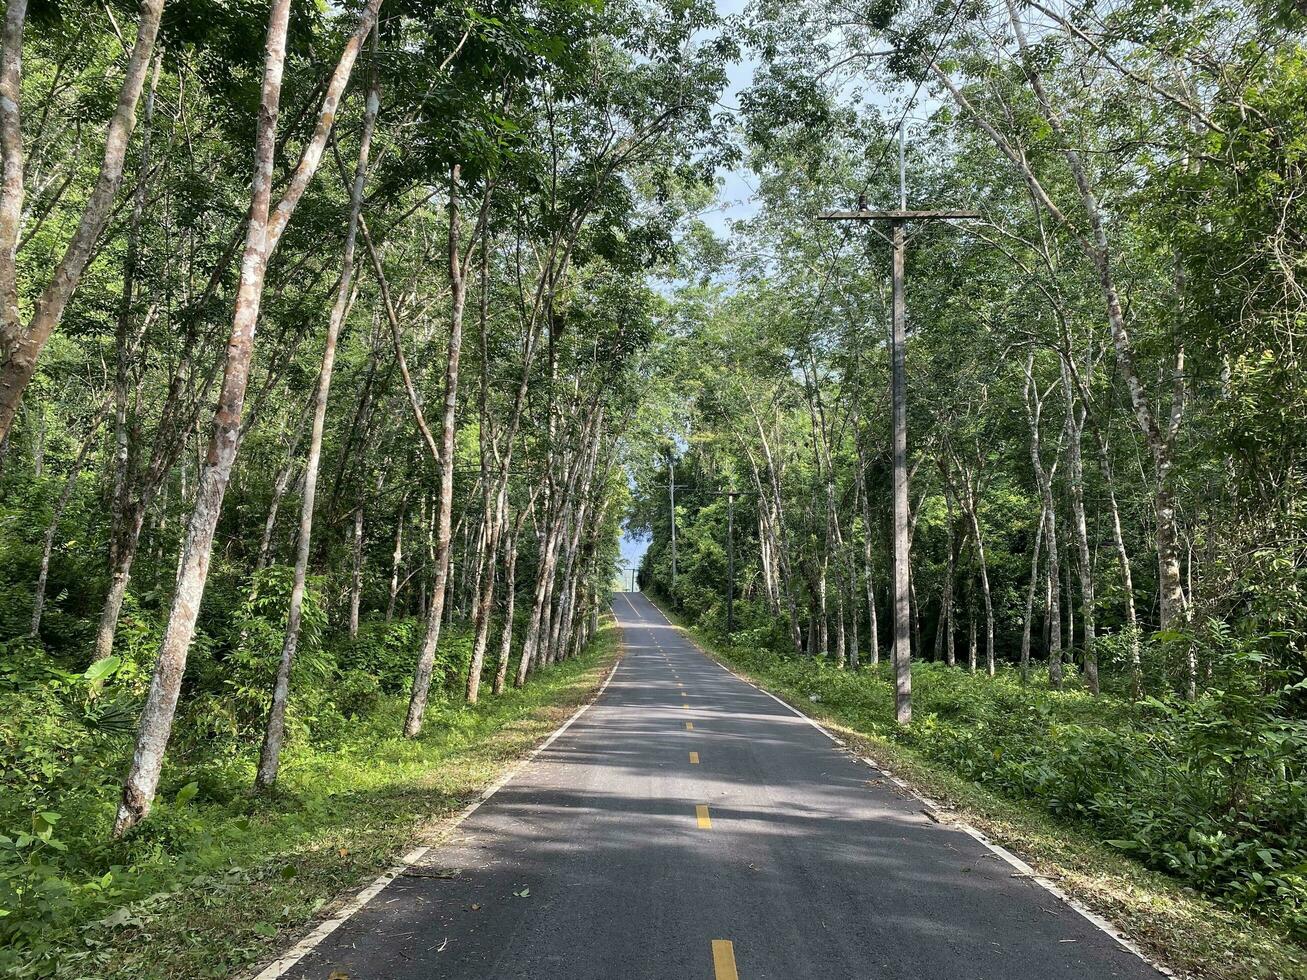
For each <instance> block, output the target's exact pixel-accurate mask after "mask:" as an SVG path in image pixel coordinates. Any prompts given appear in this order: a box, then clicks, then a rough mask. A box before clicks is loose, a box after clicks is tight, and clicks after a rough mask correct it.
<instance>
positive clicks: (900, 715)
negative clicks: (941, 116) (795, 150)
mask: <svg viewBox="0 0 1307 980" xmlns="http://www.w3.org/2000/svg"><path fill="white" fill-rule="evenodd" d="M903 158H904V134H903V127H902V126H901V125H900V127H899V207H898V210H897V211H868V210H866V209H865V208H863V207H861V205H860V206H859V209H858V210H857V211H831V212H828V213H827V214H823V215H821V216H820V217H821V219H822V220H823V221H865V222H876V221H886V222H889V226H890V234H889V236H888V238H887V240H888V241H889V243H890V245H891V246H892V247H893V249H894V261H893V267H892V279H893V289H894V300H893V307H892V316H891V321H892V322H891V324H890V424H891V427H892V429H893V433H892V440H891V442H892V447H893V456H894V569H893V572H894V573H893V587H894V713H895V717H896V719H897V720H898V723H899V724H900V725H907V724H909V723H910V722H911V721H912V661H911V646H910V635H911V632H910V615H911V608H910V605H909V602H908V597H909V591H908V590H909V588H910V582H909V574H910V566H909V560H910V559H909V554H908V383H907V367H906V359H905V356H904V354H905V348H906V346H907V324H906V320H907V310H906V301H905V299H904V294H903V274H904V266H905V264H906V259H907V244H908V235H907V223H908V222H909V221H920V222H926V221H950V220H958V219H963V218H979V217H980V214H979V212H977V211H909V210H908V207H907V203H908V202H907V179H906V176H905V172H904V165H903ZM877 234H880V232H877ZM881 237H882V238H886V236H885V235H883V234H881Z"/></svg>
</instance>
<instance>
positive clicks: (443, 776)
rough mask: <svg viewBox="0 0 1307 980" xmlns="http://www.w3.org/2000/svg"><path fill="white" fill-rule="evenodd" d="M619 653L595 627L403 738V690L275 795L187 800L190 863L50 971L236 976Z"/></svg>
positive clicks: (533, 732)
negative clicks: (516, 682)
mask: <svg viewBox="0 0 1307 980" xmlns="http://www.w3.org/2000/svg"><path fill="white" fill-rule="evenodd" d="M619 652H620V635H619V632H618V630H617V629H616V627H615V626H613V625H612V624H611V623H609V624H606V625H605V626H604V628H603V629H602V630H601V632H600V635H599V637H598V638H597V639H596V640H595V642H594V643H593V644H591V646H590V648H589V649H588V650H587V651H585V653H583V654H582V655H581V656H579V657H576V658H574V659H572V660H569V661H567V662H565V663H562V664H557V665H555V666H553V667H551V668H549V669H548V670H546V671H543V672H540V673H537V674H536V675H535V676H534V677H533V678H532V681H531V683H530V684H528V685H527V686H526V687H524V688H522V689H521V690H513V689H511V688H510V689H509V691H508V692H506V693H505V694H504V695H503V696H501V697H487V698H485V699H483V700H482V701H481V702H480V703H479V704H477V705H475V706H472V707H468V706H466V705H462V704H457V703H453V702H452V701H445V702H441V703H433V704H432V705H431V707H430V709H429V710H428V715H427V721H426V726H425V731H424V733H423V735H422V736H421V737H420V738H418V739H416V740H413V741H409V740H405V739H402V738H398V737H394V736H393V735H389V734H387V735H385V736H382V735H381V734H380V733H382V732H385V733H393V732H398V730H399V724H400V721H401V720H402V717H403V709H404V706H405V705H404V704H403V703H401V702H402V701H406V699H394V701H395V703H394V704H387V705H386V706H385V708H384V710H383V711H382V716H380V717H373V718H369V719H368V721H367V728H368V730H369V731H370V732H376V733H377V737H376V738H375V739H367V738H360V739H359V740H357V741H354V742H351V744H349V745H346V746H343V747H341V748H339V749H337V750H335V751H332V752H330V753H327V752H323V753H317V754H313V753H301V754H297V755H296V756H294V757H293V758H294V763H293V765H291V766H289V767H288V768H287V770H286V771H285V772H284V776H283V778H282V780H281V781H280V782H279V789H278V791H277V793H276V794H275V795H274V796H272V797H270V798H267V799H253V798H249V797H241V798H239V799H236V800H232V801H228V802H226V803H225V804H218V803H216V802H215V803H214V804H213V805H210V806H201V807H199V808H197V809H196V810H195V811H194V815H193V817H192V820H193V821H194V823H195V824H196V825H197V826H201V825H202V826H203V827H204V828H205V829H204V832H203V836H204V838H205V840H206V841H207V842H208V846H207V847H206V845H205V842H204V841H198V840H195V839H189V840H188V841H187V845H186V846H187V854H188V859H179V860H175V861H172V862H170V863H168V864H165V865H160V866H157V867H156V869H155V871H154V872H153V873H154V875H155V876H156V877H158V878H159V881H158V891H157V892H155V893H154V894H152V895H150V896H149V897H146V898H143V899H139V900H137V901H134V902H131V903H129V904H127V905H124V906H123V907H122V908H121V909H120V910H119V911H118V912H117V913H115V915H114V916H112V917H111V919H112V921H110V922H104V921H101V922H96V923H89V924H87V927H86V928H85V929H83V930H82V934H81V936H80V942H73V943H69V944H68V946H67V947H66V950H65V952H64V954H63V955H61V956H59V957H58V964H57V968H56V971H55V973H54V974H53V975H55V976H61V977H62V976H67V977H85V976H97V977H132V978H141V980H171V978H198V977H231V976H237V975H248V973H249V972H250V970H249V968H250V966H251V965H252V964H255V963H258V962H261V961H266V960H268V959H270V958H271V957H272V956H273V955H275V954H276V953H277V952H278V951H280V950H282V949H283V948H285V947H287V946H288V945H289V944H290V943H291V941H292V939H293V937H295V936H296V935H298V934H299V933H301V932H303V931H304V930H305V926H306V925H308V924H309V923H312V922H314V921H317V920H319V919H321V918H323V917H324V916H325V914H326V913H328V912H329V911H330V910H331V909H332V907H333V905H335V904H336V903H338V902H342V901H344V900H346V899H347V898H348V897H349V896H350V895H351V894H352V893H353V891H354V890H355V889H356V888H357V887H358V886H359V885H361V884H362V883H364V882H366V881H370V880H372V879H373V878H375V877H376V876H377V875H378V874H379V873H380V872H381V871H383V870H384V869H386V868H388V867H390V866H392V865H393V864H394V863H395V861H396V859H397V858H398V857H399V856H400V855H401V854H403V853H404V852H406V851H407V850H409V849H410V848H411V847H412V846H413V845H414V844H415V843H430V842H433V841H436V840H438V839H439V838H440V836H441V834H442V832H443V831H444V830H445V829H446V828H447V827H448V824H449V820H450V819H451V818H452V817H453V816H454V815H456V814H457V813H458V812H459V811H460V810H461V809H462V808H463V807H465V806H466V805H467V804H468V803H469V802H471V801H472V800H474V799H475V798H476V797H477V796H478V795H479V794H480V793H481V792H482V791H483V790H484V789H485V787H486V786H488V785H489V784H491V783H492V782H494V780H495V779H496V778H498V777H499V776H500V775H502V774H503V773H504V771H505V770H506V769H508V768H509V767H511V766H512V765H513V764H514V763H516V762H517V761H519V760H520V759H522V758H523V757H524V756H525V755H527V754H528V753H529V752H530V750H531V749H532V748H534V747H535V746H536V745H537V744H539V742H540V741H541V740H542V739H543V738H545V737H546V736H547V735H548V734H549V733H550V732H552V731H553V730H554V729H555V728H557V727H558V726H559V725H560V724H562V723H563V722H564V721H565V720H566V719H567V718H568V717H569V716H570V715H571V714H572V713H573V712H574V711H575V710H576V709H577V708H578V707H579V706H580V705H581V704H583V703H585V702H586V701H587V700H589V699H590V698H591V697H592V696H593V695H594V693H595V691H596V689H597V688H598V686H599V685H600V684H601V683H602V681H603V678H604V677H605V676H606V675H607V672H608V670H609V669H610V668H611V667H612V665H613V662H614V661H615V660H616V658H617V656H618V655H619ZM79 947H80V948H79ZM243 971H244V972H243ZM42 973H44V971H42ZM38 975H41V974H38Z"/></svg>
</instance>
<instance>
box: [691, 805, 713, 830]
mask: <svg viewBox="0 0 1307 980" xmlns="http://www.w3.org/2000/svg"><path fill="white" fill-rule="evenodd" d="M694 815H695V816H696V817H698V818H699V829H700V830H712V818H711V817H709V816H708V805H707V804H706V803H696V804H695V805H694Z"/></svg>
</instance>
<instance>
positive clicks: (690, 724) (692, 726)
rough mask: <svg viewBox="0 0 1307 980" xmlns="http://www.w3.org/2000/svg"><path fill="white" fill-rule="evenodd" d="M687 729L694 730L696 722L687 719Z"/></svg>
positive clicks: (688, 730)
mask: <svg viewBox="0 0 1307 980" xmlns="http://www.w3.org/2000/svg"><path fill="white" fill-rule="evenodd" d="M685 730H686V731H687V732H692V731H694V722H692V721H687V722H686V723H685Z"/></svg>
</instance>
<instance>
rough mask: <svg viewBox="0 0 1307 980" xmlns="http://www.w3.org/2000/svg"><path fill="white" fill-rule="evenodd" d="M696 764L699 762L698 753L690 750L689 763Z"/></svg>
mask: <svg viewBox="0 0 1307 980" xmlns="http://www.w3.org/2000/svg"><path fill="white" fill-rule="evenodd" d="M698 764H699V753H698V752H691V753H690V765H692V766H697V765H698Z"/></svg>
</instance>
